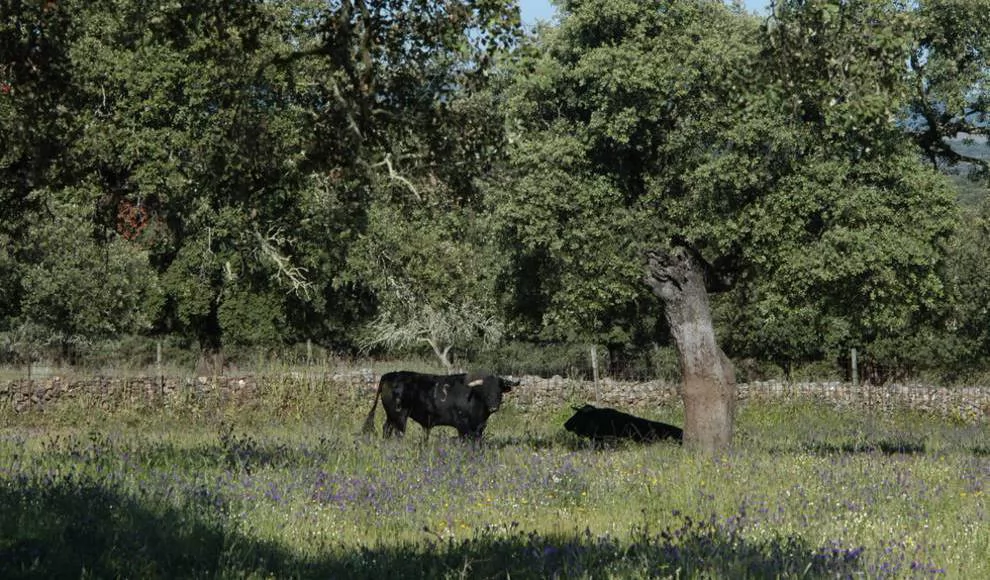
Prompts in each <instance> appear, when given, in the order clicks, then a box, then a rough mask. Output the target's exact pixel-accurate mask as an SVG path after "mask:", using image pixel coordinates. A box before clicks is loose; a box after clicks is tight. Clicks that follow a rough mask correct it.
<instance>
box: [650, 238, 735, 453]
mask: <svg viewBox="0 0 990 580" xmlns="http://www.w3.org/2000/svg"><path fill="white" fill-rule="evenodd" d="M647 259H648V263H647V274H646V282H647V284H649V285H650V287H651V288H652V289H653V293H654V294H656V295H657V297H659V298H660V300H662V301H663V303H664V314H665V316H666V318H667V322H668V324H669V325H670V330H671V334H673V337H674V342H675V343H676V345H677V351H678V353H679V356H680V362H681V372H682V374H683V377H684V384H683V385H682V387H681V399H682V400H683V401H684V443H685V445H688V446H691V447H693V448H696V449H700V450H703V451H705V452H708V453H715V452H719V451H724V450H726V449H728V448H729V446H730V445H731V443H732V423H733V415H734V414H735V403H736V378H735V372H734V371H733V369H732V363H731V362H730V361H729V359H728V357H726V356H725V353H723V352H722V349H721V348H719V346H718V342H717V341H716V339H715V328H714V326H713V325H712V314H711V308H710V307H709V304H708V288H707V286H706V264H705V262H704V261H703V259H702V258H701V257H700V256H698V255H696V254H695V253H694V252H693V251H692V250H690V249H689V248H685V247H675V248H673V249H672V250H670V251H666V252H659V251H658V252H648V253H647Z"/></svg>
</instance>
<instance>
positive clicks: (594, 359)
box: [591, 345, 602, 406]
mask: <svg viewBox="0 0 990 580" xmlns="http://www.w3.org/2000/svg"><path fill="white" fill-rule="evenodd" d="M591 375H592V377H593V378H594V380H595V405H598V406H601V403H602V397H601V394H600V393H599V391H598V347H597V346H595V345H591Z"/></svg>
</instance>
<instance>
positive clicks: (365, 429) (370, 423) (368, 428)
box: [361, 382, 382, 434]
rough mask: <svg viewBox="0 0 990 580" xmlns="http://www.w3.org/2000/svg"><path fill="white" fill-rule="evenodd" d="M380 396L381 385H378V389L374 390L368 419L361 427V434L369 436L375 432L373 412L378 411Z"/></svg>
mask: <svg viewBox="0 0 990 580" xmlns="http://www.w3.org/2000/svg"><path fill="white" fill-rule="evenodd" d="M381 396H382V384H381V382H379V383H378V389H377V390H375V400H374V402H372V403H371V411H369V412H368V417H367V418H366V419H365V420H364V426H362V427H361V432H362V433H366V434H370V433H374V432H375V410H376V409H378V399H379V397H381Z"/></svg>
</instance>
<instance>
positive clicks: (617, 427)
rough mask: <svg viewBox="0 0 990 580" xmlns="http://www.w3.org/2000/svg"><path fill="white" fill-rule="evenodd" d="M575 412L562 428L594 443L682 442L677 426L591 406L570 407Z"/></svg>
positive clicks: (682, 433) (682, 437)
mask: <svg viewBox="0 0 990 580" xmlns="http://www.w3.org/2000/svg"><path fill="white" fill-rule="evenodd" d="M574 410H575V413H574V416H572V417H571V418H570V419H568V420H567V422H566V423H564V429H567V430H568V431H570V432H571V433H576V434H577V435H580V436H582V437H588V438H589V439H592V440H595V441H601V440H610V439H632V440H633V441H639V442H652V441H659V440H661V439H674V440H676V441H682V440H683V439H684V431H683V430H682V429H681V428H679V427H674V426H673V425H668V424H666V423H660V422H659V421H650V420H649V419H643V418H642V417H636V416H635V415H630V414H628V413H623V412H622V411H617V410H615V409H609V408H598V407H595V406H593V405H585V406H583V407H574Z"/></svg>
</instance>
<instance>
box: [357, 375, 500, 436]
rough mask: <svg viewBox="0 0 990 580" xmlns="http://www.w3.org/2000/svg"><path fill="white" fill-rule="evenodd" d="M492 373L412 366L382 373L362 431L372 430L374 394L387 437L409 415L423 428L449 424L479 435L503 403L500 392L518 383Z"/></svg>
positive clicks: (399, 428)
mask: <svg viewBox="0 0 990 580" xmlns="http://www.w3.org/2000/svg"><path fill="white" fill-rule="evenodd" d="M518 384H519V383H518V382H517V381H511V380H508V379H504V378H502V377H497V376H494V375H480V374H472V375H465V374H462V375H427V374H423V373H416V372H412V371H397V372H392V373H386V374H384V375H382V379H381V380H380V381H379V382H378V392H377V393H375V402H374V403H373V404H372V406H371V412H370V413H368V418H367V419H365V421H364V428H363V431H364V432H365V433H370V432H372V431H374V430H375V410H376V409H377V408H378V397H379V396H380V397H381V399H382V407H383V408H384V409H385V425H384V426H383V427H382V432H383V434H384V436H385V437H390V436H392V434H393V433H398V434H399V435H403V434H405V432H406V421H407V420H408V419H409V418H410V417H412V419H413V420H414V421H416V422H417V423H419V424H420V425H422V426H423V428H424V429H426V436H427V437H429V435H430V429H432V428H433V427H436V426H438V425H449V426H451V427H454V428H455V429H457V432H458V433H460V435H461V437H471V438H474V439H480V438H481V433H482V432H483V431H484V430H485V425H487V424H488V417H489V416H491V414H492V413H494V412H495V411H498V408H499V407H500V406H501V405H502V395H503V394H504V393H508V392H509V391H511V390H512V387H515V386H517V385H518Z"/></svg>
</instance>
